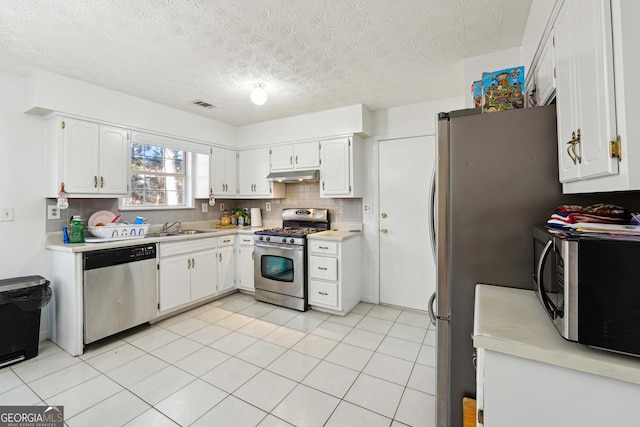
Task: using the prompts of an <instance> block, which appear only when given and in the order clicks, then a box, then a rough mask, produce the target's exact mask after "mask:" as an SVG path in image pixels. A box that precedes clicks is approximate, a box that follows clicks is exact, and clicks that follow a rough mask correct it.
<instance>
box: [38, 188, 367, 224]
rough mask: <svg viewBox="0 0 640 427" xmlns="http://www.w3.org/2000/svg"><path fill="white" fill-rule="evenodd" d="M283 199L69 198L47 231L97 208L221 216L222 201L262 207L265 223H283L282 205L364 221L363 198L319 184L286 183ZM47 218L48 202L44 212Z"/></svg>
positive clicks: (150, 217) (173, 216)
mask: <svg viewBox="0 0 640 427" xmlns="http://www.w3.org/2000/svg"><path fill="white" fill-rule="evenodd" d="M286 186H287V187H286V197H285V198H284V199H269V200H248V199H216V204H215V206H209V211H208V212H202V203H208V200H207V199H196V203H195V207H194V208H193V209H166V210H159V211H156V210H152V211H150V210H123V211H119V210H118V199H69V208H68V209H65V210H62V211H61V218H60V219H56V220H47V232H53V231H60V230H61V229H62V227H65V226H67V225H68V224H69V220H70V219H71V216H72V215H80V217H81V218H82V219H83V220H84V221H85V223H86V221H87V220H88V219H89V217H90V216H91V215H93V214H94V213H95V212H97V211H102V210H105V211H111V212H113V213H115V214H118V213H121V214H122V218H123V220H125V221H128V222H130V223H133V220H134V219H135V217H137V216H142V217H145V218H147V221H148V222H149V223H150V224H163V223H165V222H168V221H171V222H173V221H177V220H180V221H182V222H191V221H211V220H219V219H220V216H221V215H222V212H221V211H220V204H221V203H224V205H225V208H226V209H227V210H229V211H231V210H232V209H235V208H236V207H241V208H260V209H261V210H262V220H263V223H267V224H268V223H280V222H281V221H282V220H281V217H280V214H281V212H282V209H283V208H328V209H329V216H330V217H329V219H330V221H331V222H332V223H333V222H340V223H362V199H321V198H320V184H286ZM267 202H269V203H271V211H270V212H267V210H266V204H267ZM55 203H56V199H47V202H46V205H52V204H55ZM44 215H45V218H46V215H47V213H46V206H45V212H44Z"/></svg>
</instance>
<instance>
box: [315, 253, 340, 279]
mask: <svg viewBox="0 0 640 427" xmlns="http://www.w3.org/2000/svg"><path fill="white" fill-rule="evenodd" d="M309 274H310V277H312V278H314V279H323V280H338V260H337V259H336V258H326V257H316V256H312V257H311V258H310V260H309Z"/></svg>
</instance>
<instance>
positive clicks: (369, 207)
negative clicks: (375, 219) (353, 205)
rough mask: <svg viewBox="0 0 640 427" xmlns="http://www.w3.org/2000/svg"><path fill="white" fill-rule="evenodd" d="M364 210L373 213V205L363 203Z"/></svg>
mask: <svg viewBox="0 0 640 427" xmlns="http://www.w3.org/2000/svg"><path fill="white" fill-rule="evenodd" d="M362 211H363V212H364V213H373V205H369V204H364V205H362Z"/></svg>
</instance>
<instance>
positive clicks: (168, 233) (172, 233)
mask: <svg viewBox="0 0 640 427" xmlns="http://www.w3.org/2000/svg"><path fill="white" fill-rule="evenodd" d="M215 232H216V230H182V231H156V232H155V233H148V234H147V235H146V236H147V237H168V236H184V235H192V234H203V233H215Z"/></svg>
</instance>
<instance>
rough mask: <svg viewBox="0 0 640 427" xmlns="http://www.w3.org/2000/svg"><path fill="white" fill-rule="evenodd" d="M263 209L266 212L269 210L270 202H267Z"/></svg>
mask: <svg viewBox="0 0 640 427" xmlns="http://www.w3.org/2000/svg"><path fill="white" fill-rule="evenodd" d="M265 210H266V211H267V212H271V202H267V204H266V206H265Z"/></svg>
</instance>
